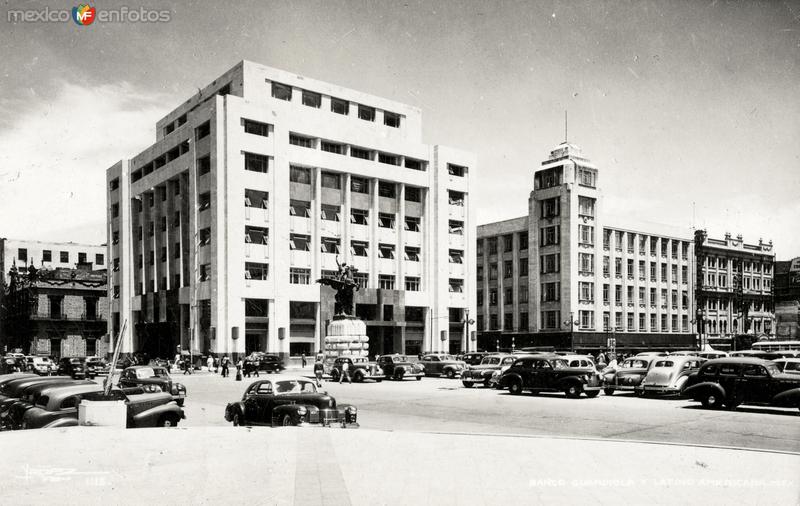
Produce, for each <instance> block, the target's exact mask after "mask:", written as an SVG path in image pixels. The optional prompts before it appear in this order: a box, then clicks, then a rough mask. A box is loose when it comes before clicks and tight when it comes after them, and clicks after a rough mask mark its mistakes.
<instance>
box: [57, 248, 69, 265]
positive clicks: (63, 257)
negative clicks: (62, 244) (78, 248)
mask: <svg viewBox="0 0 800 506" xmlns="http://www.w3.org/2000/svg"><path fill="white" fill-rule="evenodd" d="M59 260H60V261H61V263H62V264H66V263H69V252H68V251H61V252H59Z"/></svg>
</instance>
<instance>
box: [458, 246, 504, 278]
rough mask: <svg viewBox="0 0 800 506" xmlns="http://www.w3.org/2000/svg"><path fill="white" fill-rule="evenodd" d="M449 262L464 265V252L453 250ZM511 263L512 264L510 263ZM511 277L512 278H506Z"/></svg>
mask: <svg viewBox="0 0 800 506" xmlns="http://www.w3.org/2000/svg"><path fill="white" fill-rule="evenodd" d="M448 256H449V262H450V263H451V264H463V263H464V251H462V250H460V249H451V250H450V251H448ZM509 263H510V262H509ZM506 277H510V276H506Z"/></svg>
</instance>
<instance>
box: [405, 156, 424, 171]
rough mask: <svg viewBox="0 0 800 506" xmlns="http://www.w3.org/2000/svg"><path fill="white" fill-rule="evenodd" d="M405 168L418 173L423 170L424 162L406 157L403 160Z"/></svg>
mask: <svg viewBox="0 0 800 506" xmlns="http://www.w3.org/2000/svg"><path fill="white" fill-rule="evenodd" d="M405 166H406V168H407V169H411V170H420V171H424V170H425V162H422V161H420V160H414V159H413V158H409V157H406V159H405Z"/></svg>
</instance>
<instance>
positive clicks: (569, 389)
mask: <svg viewBox="0 0 800 506" xmlns="http://www.w3.org/2000/svg"><path fill="white" fill-rule="evenodd" d="M500 386H501V387H503V388H508V391H509V393H511V394H512V395H519V394H521V393H522V392H523V391H525V390H528V391H530V392H531V393H533V394H538V393H539V392H564V394H565V395H566V396H567V397H570V398H577V397H580V395H581V393H585V394H586V396H587V397H597V395H598V394H599V393H600V389H601V379H600V375H599V374H597V373H589V372H587V371H586V370H585V369H576V368H573V367H569V366H568V365H567V361H566V360H564V359H563V358H561V357H559V356H558V355H552V354H551V355H523V356H518V357H516V360H515V361H514V363H513V364H512V365H511V367H509V368H508V369H507V370H506V371H505V372H504V373H503V374H502V375H501V376H500Z"/></svg>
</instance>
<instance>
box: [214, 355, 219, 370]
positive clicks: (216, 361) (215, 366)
mask: <svg viewBox="0 0 800 506" xmlns="http://www.w3.org/2000/svg"><path fill="white" fill-rule="evenodd" d="M218 372H219V359H218V358H217V357H214V374H217V373H218Z"/></svg>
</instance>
